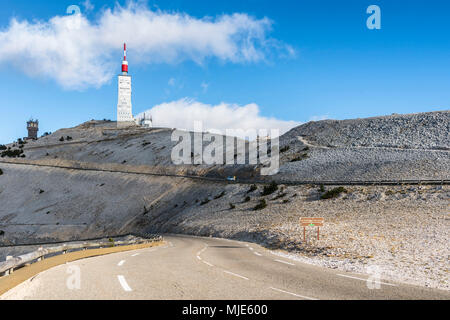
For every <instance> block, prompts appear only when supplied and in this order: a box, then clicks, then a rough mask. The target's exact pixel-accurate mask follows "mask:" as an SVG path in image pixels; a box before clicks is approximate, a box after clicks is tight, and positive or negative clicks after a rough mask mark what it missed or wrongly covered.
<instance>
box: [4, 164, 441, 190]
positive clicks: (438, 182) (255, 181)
mask: <svg viewBox="0 0 450 320" xmlns="http://www.w3.org/2000/svg"><path fill="white" fill-rule="evenodd" d="M0 163H5V164H9V165H17V166H36V167H44V168H46V167H47V168H55V169H67V170H81V171H97V172H116V173H125V174H140V175H147V176H159V177H173V178H186V179H197V180H205V181H211V182H219V183H227V184H268V183H270V182H272V181H275V182H277V183H280V184H286V185H306V184H316V185H318V184H323V185H362V186H364V185H400V184H410V185H413V184H429V185H448V184H450V180H447V179H436V180H427V179H424V180H378V181H376V180H370V181H363V180H361V181H357V180H355V181H350V180H348V181H344V180H298V181H296V180H284V179H283V180H280V181H277V179H276V176H275V177H273V178H272V177H271V176H267V177H266V180H258V179H245V180H243V179H239V177H238V179H237V180H236V181H229V180H227V179H225V178H214V177H205V176H196V175H180V174H164V173H150V172H139V171H135V170H130V171H127V170H125V169H124V170H115V169H100V168H80V167H76V166H70V165H52V164H38V163H32V162H26V160H25V161H24V160H21V161H20V162H14V161H4V160H0Z"/></svg>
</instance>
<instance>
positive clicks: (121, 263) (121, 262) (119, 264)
mask: <svg viewBox="0 0 450 320" xmlns="http://www.w3.org/2000/svg"><path fill="white" fill-rule="evenodd" d="M124 263H125V260H120V262H119V263H118V264H117V265H118V266H119V267H121V266H122V265H123V264H124Z"/></svg>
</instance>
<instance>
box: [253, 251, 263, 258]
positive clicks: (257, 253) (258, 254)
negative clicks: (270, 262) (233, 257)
mask: <svg viewBox="0 0 450 320" xmlns="http://www.w3.org/2000/svg"><path fill="white" fill-rule="evenodd" d="M253 253H254V254H256V255H257V256H260V257H261V256H262V254H261V253H259V252H253Z"/></svg>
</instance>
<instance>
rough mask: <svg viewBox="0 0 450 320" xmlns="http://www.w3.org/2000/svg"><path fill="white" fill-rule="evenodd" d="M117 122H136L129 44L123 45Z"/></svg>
mask: <svg viewBox="0 0 450 320" xmlns="http://www.w3.org/2000/svg"><path fill="white" fill-rule="evenodd" d="M118 80H119V81H118V83H119V95H118V101H117V123H120V122H122V123H123V122H134V119H133V113H132V107H131V76H129V75H128V61H127V45H126V44H124V45H123V62H122V74H121V75H119V76H118Z"/></svg>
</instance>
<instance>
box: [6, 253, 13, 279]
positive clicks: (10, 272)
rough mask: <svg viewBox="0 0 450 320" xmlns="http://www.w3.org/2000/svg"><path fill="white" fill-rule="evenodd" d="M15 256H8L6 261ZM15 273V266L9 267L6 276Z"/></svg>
mask: <svg viewBox="0 0 450 320" xmlns="http://www.w3.org/2000/svg"><path fill="white" fill-rule="evenodd" d="M12 258H13V256H6V261H8V260H11V259H12ZM12 273H14V268H11V269H8V270H6V271H5V276H7V275H10V274H12Z"/></svg>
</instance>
